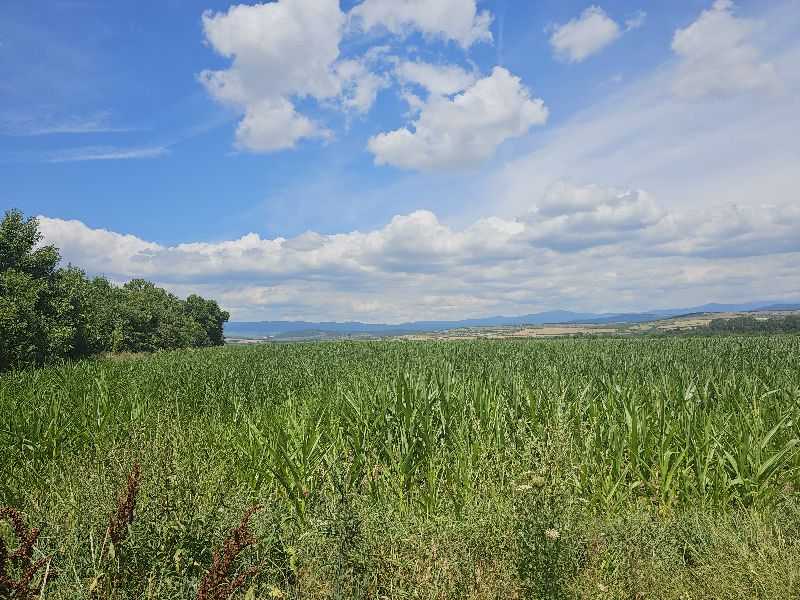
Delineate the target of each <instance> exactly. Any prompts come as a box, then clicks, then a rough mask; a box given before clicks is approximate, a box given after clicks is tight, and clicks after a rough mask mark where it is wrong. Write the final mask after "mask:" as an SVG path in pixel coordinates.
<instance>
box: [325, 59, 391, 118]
mask: <svg viewBox="0 0 800 600" xmlns="http://www.w3.org/2000/svg"><path fill="white" fill-rule="evenodd" d="M336 75H337V77H338V78H339V80H340V81H341V82H342V91H341V96H342V98H341V102H342V105H343V106H344V107H345V108H346V109H352V110H355V111H356V112H359V113H362V114H364V113H367V112H369V109H370V108H372V105H373V104H375V99H376V98H377V96H378V92H379V91H380V90H381V89H382V88H384V87H386V86H387V85H389V82H388V81H387V79H386V78H385V77H383V76H380V75H376V74H375V73H373V72H372V71H370V70H369V68H368V66H367V64H366V63H365V61H359V60H342V61H339V62H338V63H337V64H336Z"/></svg>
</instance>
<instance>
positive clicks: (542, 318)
mask: <svg viewBox="0 0 800 600" xmlns="http://www.w3.org/2000/svg"><path fill="white" fill-rule="evenodd" d="M754 310H800V301H798V302H797V303H780V304H778V303H775V301H765V302H747V303H743V304H717V303H710V304H703V305H701V306H691V307H687V308H667V309H660V310H649V311H646V312H640V313H580V312H572V311H568V310H552V311H547V312H540V313H534V314H529V315H520V316H518V317H484V318H478V319H462V320H459V321H411V322H408V323H398V324H386V323H361V322H358V321H345V322H334V321H323V322H312V321H255V322H245V321H234V322H231V323H228V324H227V325H226V326H225V335H226V336H228V337H231V338H253V339H258V338H278V339H280V338H292V337H303V338H319V339H323V338H329V337H340V336H376V335H377V336H381V335H400V334H405V333H419V332H429V331H444V330H447V329H460V328H464V327H502V326H512V327H513V326H521V325H543V324H545V323H550V324H555V323H561V324H566V323H571V324H607V323H644V322H647V321H655V320H658V319H664V318H668V317H677V316H679V315H687V314H693V313H714V312H745V311H754Z"/></svg>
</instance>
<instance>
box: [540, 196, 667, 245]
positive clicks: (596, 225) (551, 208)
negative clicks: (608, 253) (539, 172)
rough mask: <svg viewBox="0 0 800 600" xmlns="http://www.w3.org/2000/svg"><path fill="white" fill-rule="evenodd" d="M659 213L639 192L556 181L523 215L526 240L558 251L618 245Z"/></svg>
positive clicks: (649, 198)
mask: <svg viewBox="0 0 800 600" xmlns="http://www.w3.org/2000/svg"><path fill="white" fill-rule="evenodd" d="M664 215H665V211H664V210H663V209H662V208H660V207H659V206H658V205H657V204H656V202H655V199H654V198H653V197H652V196H651V195H650V194H648V193H647V192H645V191H643V190H618V189H614V188H606V187H602V186H598V185H586V186H578V185H575V184H573V183H570V182H566V181H559V182H557V183H556V184H554V185H553V186H551V187H550V189H548V190H547V192H546V193H545V195H544V197H543V198H542V199H541V201H540V202H539V203H538V204H537V205H536V206H535V207H534V209H533V211H531V213H530V214H529V215H528V217H527V222H528V223H529V224H530V227H529V233H528V236H527V239H528V240H529V241H530V242H531V243H533V244H537V245H543V246H545V247H548V248H551V249H554V250H560V251H574V250H581V249H584V248H590V247H594V246H601V245H608V244H618V243H622V242H623V241H627V240H630V239H631V238H635V237H636V236H638V235H640V234H641V233H642V232H643V231H646V230H647V229H648V228H650V227H652V226H654V225H657V224H658V223H659V222H660V221H661V220H662V218H663V217H664Z"/></svg>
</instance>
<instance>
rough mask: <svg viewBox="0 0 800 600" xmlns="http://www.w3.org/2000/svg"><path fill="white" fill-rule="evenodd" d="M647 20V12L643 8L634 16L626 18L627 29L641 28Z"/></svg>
mask: <svg viewBox="0 0 800 600" xmlns="http://www.w3.org/2000/svg"><path fill="white" fill-rule="evenodd" d="M646 20H647V13H646V12H645V11H643V10H640V11H638V12H637V13H636V14H635V15H633V16H632V17H630V18H628V19H625V31H632V30H633V29H639V27H641V26H642V25H644V22H645V21H646Z"/></svg>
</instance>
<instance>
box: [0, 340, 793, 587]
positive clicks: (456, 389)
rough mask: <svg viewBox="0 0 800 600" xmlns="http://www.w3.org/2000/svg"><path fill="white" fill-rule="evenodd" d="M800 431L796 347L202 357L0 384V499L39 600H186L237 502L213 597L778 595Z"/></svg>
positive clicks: (260, 352)
mask: <svg viewBox="0 0 800 600" xmlns="http://www.w3.org/2000/svg"><path fill="white" fill-rule="evenodd" d="M799 440H800V338H798V337H791V336H776V337H742V338H738V337H725V338H715V337H707V338H669V339H663V338H660V339H657V338H635V339H558V340H537V341H474V342H470V341H463V342H406V341H385V342H331V343H315V344H286V345H279V344H274V345H272V344H270V345H259V346H253V347H247V348H231V347H226V348H219V349H204V350H196V351H178V352H168V353H158V354H155V355H151V356H146V357H143V356H132V357H128V358H124V359H123V358H108V359H99V360H93V361H82V362H77V363H74V364H66V365H64V366H60V367H53V368H47V369H41V370H30V371H22V372H17V373H10V374H8V375H5V376H3V377H2V379H0V448H1V449H2V455H0V505H4V506H10V507H16V508H17V509H19V510H20V511H22V512H23V513H24V514H25V515H26V516H27V517H28V519H29V521H30V522H31V523H34V524H36V525H37V526H41V527H42V533H41V535H40V537H39V540H38V542H37V551H38V552H39V553H40V555H41V556H47V557H49V559H50V560H51V563H52V566H53V570H54V573H55V574H54V576H53V578H52V579H51V580H50V581H47V582H42V583H43V585H42V587H43V588H44V589H45V592H46V597H48V598H80V597H86V598H90V597H109V598H110V597H114V598H193V597H195V594H196V593H197V590H198V586H199V585H200V580H201V578H202V577H203V576H204V574H205V573H207V572H208V569H209V565H210V564H211V563H212V553H213V551H214V549H215V548H216V547H219V546H220V543H221V542H222V540H223V539H224V538H225V535H226V533H227V532H228V531H229V530H230V529H231V528H232V527H234V526H235V525H236V523H238V522H239V519H240V517H241V515H242V514H243V513H244V512H245V510H246V509H247V507H249V506H253V505H256V504H257V505H259V506H260V507H263V510H260V511H259V512H257V513H256V514H255V515H254V516H253V531H254V540H252V541H253V542H254V543H253V544H252V545H251V547H250V548H249V549H248V552H246V553H245V552H243V553H242V556H240V557H238V558H237V561H238V562H237V563H236V564H235V565H232V566H231V568H232V569H238V570H239V571H240V572H242V573H243V574H244V573H245V571H247V574H248V575H251V576H252V577H250V579H249V581H248V584H247V585H243V586H241V588H239V589H238V590H237V591H236V592H234V595H233V596H231V597H237V596H236V594H239V596H241V597H250V598H262V597H263V598H268V597H286V598H290V597H291V598H295V597H296V598H311V597H314V598H317V597H319V598H351V597H353V598H509V597H511V598H513V597H519V598H522V597H531V598H560V597H564V598H570V597H608V598H650V597H652V598H673V597H674V598H705V597H717V598H726V597H732V598H733V597H736V598H738V597H741V596H746V597H763V598H775V597H781V598H789V597H795V598H797V597H800V559H799V558H798V556H800V448H799V447H798V443H799ZM134 463H135V464H137V465H141V489H140V490H139V491H138V494H139V497H138V500H137V503H136V509H135V511H134V513H133V515H132V516H131V517H130V518H131V522H130V524H129V525H128V528H129V535H127V537H126V538H125V541H124V542H123V543H120V544H118V545H119V547H118V548H114V552H112V553H111V554H112V555H113V556H112V557H111V558H109V556H108V555H109V552H107V551H105V552H104V551H103V550H102V548H104V547H105V546H106V545H107V542H104V539H103V538H104V533H103V532H104V527H105V526H106V524H107V522H108V515H109V513H110V512H111V511H112V509H113V506H114V502H115V497H116V495H117V494H118V492H119V489H120V486H121V485H124V482H125V477H126V476H127V474H128V473H129V472H130V470H131V466H132V465H133V464H134ZM2 527H3V525H2V524H1V523H0V536H5V537H6V538H7V539H8V540H11V539H13V536H11V532H10V529H9V530H7V531H6V530H3V529H2ZM8 544H9V545H11V546H13V543H12V542H10V541H9V542H8ZM48 564H49V563H48ZM55 575H57V576H55ZM40 579H41V576H40ZM0 593H2V592H0ZM209 597H210V596H209Z"/></svg>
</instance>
